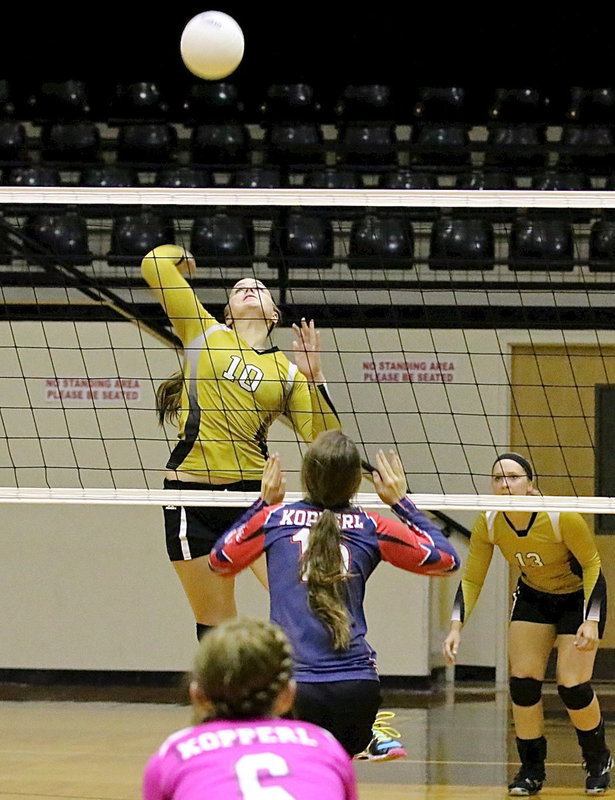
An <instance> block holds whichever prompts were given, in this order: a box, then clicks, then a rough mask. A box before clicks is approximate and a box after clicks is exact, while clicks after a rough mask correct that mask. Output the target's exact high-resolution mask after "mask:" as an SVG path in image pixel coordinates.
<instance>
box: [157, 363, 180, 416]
mask: <svg viewBox="0 0 615 800" xmlns="http://www.w3.org/2000/svg"><path fill="white" fill-rule="evenodd" d="M183 387H184V375H183V373H182V372H181V371H179V370H178V371H177V372H174V373H173V374H172V375H171V376H170V377H169V378H167V379H166V380H165V381H162V383H161V384H160V386H159V387H158V388H157V389H156V414H157V415H158V422H159V423H160V424H161V425H164V423H165V422H169V423H170V424H171V425H177V423H178V421H179V412H180V411H181V397H182V389H183Z"/></svg>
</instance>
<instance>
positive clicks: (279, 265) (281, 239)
mask: <svg viewBox="0 0 615 800" xmlns="http://www.w3.org/2000/svg"><path fill="white" fill-rule="evenodd" d="M269 266H270V267H272V268H273V269H278V270H281V271H282V272H283V273H286V272H287V271H288V270H289V269H296V268H305V269H314V270H321V269H330V268H331V267H332V266H333V225H332V223H331V220H330V219H327V218H326V217H323V216H319V215H316V214H312V213H311V211H310V212H307V211H289V212H288V213H285V214H283V215H282V218H281V220H280V222H279V223H278V224H277V225H275V226H273V227H272V229H271V234H270V240H269Z"/></svg>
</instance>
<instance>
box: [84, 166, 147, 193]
mask: <svg viewBox="0 0 615 800" xmlns="http://www.w3.org/2000/svg"><path fill="white" fill-rule="evenodd" d="M139 183H140V181H139V173H138V172H137V171H136V170H135V169H133V168H132V167H130V166H128V165H127V164H102V165H100V166H95V167H87V168H86V169H83V170H82V171H81V174H80V176H79V185H80V186H102V187H106V186H108V187H120V188H121V187H130V186H139Z"/></svg>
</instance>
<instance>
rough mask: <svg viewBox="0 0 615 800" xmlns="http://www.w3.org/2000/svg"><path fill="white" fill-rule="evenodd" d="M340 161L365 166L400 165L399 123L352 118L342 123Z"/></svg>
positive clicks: (337, 155) (338, 137)
mask: <svg viewBox="0 0 615 800" xmlns="http://www.w3.org/2000/svg"><path fill="white" fill-rule="evenodd" d="M336 162H337V163H338V164H342V165H350V166H355V167H362V168H365V167H389V168H391V167H394V166H396V165H397V163H398V160H397V133H396V131H395V125H392V124H383V123H378V122H372V123H365V124H361V123H355V122H349V123H343V124H342V125H340V126H338V131H337V142H336Z"/></svg>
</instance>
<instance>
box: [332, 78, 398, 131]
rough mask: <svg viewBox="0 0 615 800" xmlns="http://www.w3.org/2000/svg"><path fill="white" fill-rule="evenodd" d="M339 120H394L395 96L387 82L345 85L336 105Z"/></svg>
mask: <svg viewBox="0 0 615 800" xmlns="http://www.w3.org/2000/svg"><path fill="white" fill-rule="evenodd" d="M334 112H335V116H336V117H337V118H338V120H342V121H346V122H347V123H354V124H357V123H367V122H382V123H386V122H389V123H391V122H393V121H394V120H395V113H394V110H393V96H392V90H391V87H390V86H388V85H386V84H381V83H372V84H348V85H346V86H344V87H343V89H342V91H341V92H340V95H339V97H338V99H337V102H336V103H335V107H334Z"/></svg>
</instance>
